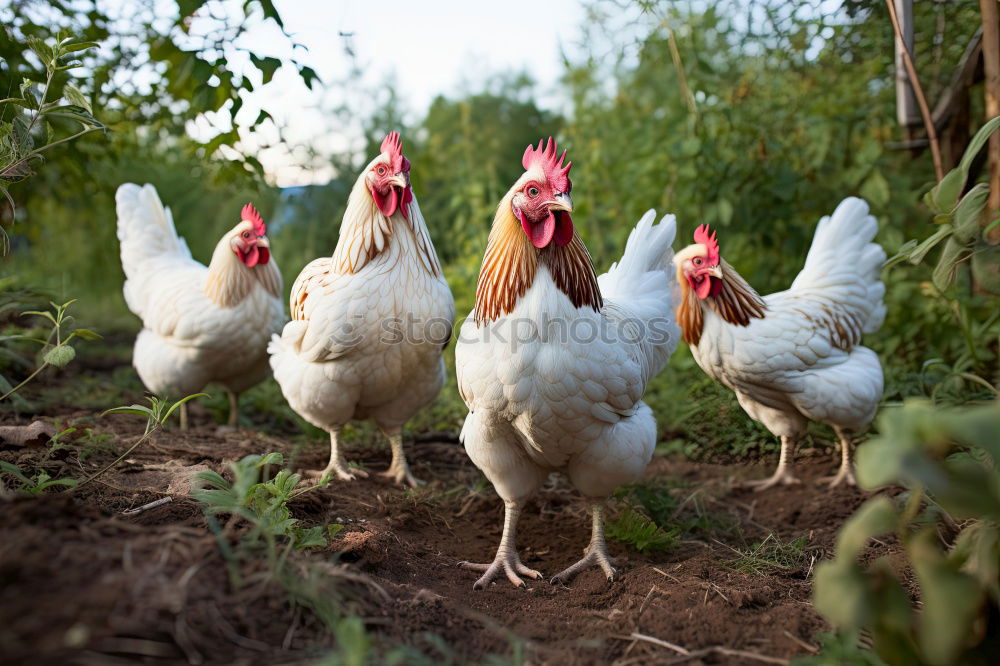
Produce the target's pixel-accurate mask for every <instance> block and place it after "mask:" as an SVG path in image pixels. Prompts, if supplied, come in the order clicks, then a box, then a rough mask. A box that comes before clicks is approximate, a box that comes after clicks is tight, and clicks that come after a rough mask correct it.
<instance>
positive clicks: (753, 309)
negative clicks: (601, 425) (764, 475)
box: [674, 198, 885, 490]
mask: <svg viewBox="0 0 1000 666" xmlns="http://www.w3.org/2000/svg"><path fill="white" fill-rule="evenodd" d="M877 231H878V223H877V222H876V221H875V218H874V217H872V216H871V215H869V214H868V204H866V203H865V202H864V201H862V200H861V199H856V198H848V199H845V200H844V201H842V202H841V203H840V205H839V206H837V210H836V211H834V213H833V215H832V216H827V217H824V218H823V219H821V220H820V221H819V225H818V226H817V227H816V235H815V236H814V238H813V242H812V246H811V247H810V248H809V254H808V256H807V257H806V263H805V267H804V268H803V269H802V272H800V273H799V274H798V277H796V278H795V281H794V282H792V286H791V288H790V289H788V290H787V291H782V292H778V293H775V294H771V295H769V296H765V297H763V298H762V297H761V296H759V295H758V294H757V292H756V291H754V289H753V287H751V286H750V285H749V284H747V283H746V281H745V280H744V279H743V278H742V277H740V275H739V274H738V273H737V272H736V271H735V270H734V269H733V267H732V266H730V265H729V264H727V263H726V262H725V261H724V260H723V259H722V258H721V257H720V256H719V244H718V242H717V241H716V236H715V233H714V232H713V233H709V229H708V227H707V226H705V225H702V226H701V227H699V228H698V230H697V231H695V234H694V240H695V244H694V245H689V246H688V247H686V248H684V249H683V250H681V251H680V252H678V253H677V256H676V257H675V259H674V261H675V262H676V265H677V279H678V282H679V283H680V284H681V292H682V295H681V302H680V304H679V305H678V307H677V321H678V322H679V323H680V326H681V331H682V333H683V336H684V341H685V342H687V343H688V345H690V346H691V351H692V353H693V354H694V358H695V361H697V362H698V365H699V366H701V368H702V370H704V371H705V372H706V373H707V374H708V375H709V376H710V377H712V378H713V379H716V380H717V381H719V382H721V383H722V384H724V385H725V386H727V387H729V388H730V389H731V390H733V391H734V392H735V393H736V398H737V399H738V400H739V403H740V406H742V407H743V409H744V410H745V411H746V413H747V414H749V415H750V417H751V418H753V419H755V420H757V421H759V422H761V423H763V424H764V426H765V427H766V428H767V429H768V430H770V431H771V432H772V433H773V434H775V435H777V436H778V437H780V438H781V455H780V458H779V460H778V468H777V470H776V471H775V472H774V474H773V475H772V476H771V477H770V478H768V479H764V480H762V481H756V482H752V484H751V485H756V486H757V489H758V490H763V489H765V488H770V487H771V486H774V485H775V484H778V483H783V484H789V483H796V482H797V480H796V479H795V477H794V476H793V475H792V474H791V472H790V471H789V455H790V453H791V451H792V448H793V446H794V444H795V442H796V441H797V440H798V439H800V438H801V437H802V436H803V435H805V432H806V427H807V426H808V423H809V421H817V422H820V423H826V424H829V425H831V426H832V427H833V429H834V431H835V432H836V434H837V438H838V439H839V440H840V446H841V464H840V469H839V470H838V472H837V473H836V475H835V476H833V477H832V478H831V479H830V486H831V487H833V486H836V485H838V484H841V483H844V482H847V483H851V484H853V483H854V475H853V473H852V472H851V466H850V453H851V449H850V437H849V433H850V432H857V431H860V430H863V429H864V428H866V427H867V426H868V424H869V423H871V420H872V418H874V416H875V411H876V409H877V408H878V403H879V400H881V398H882V381H883V378H882V366H881V364H880V363H879V359H878V356H876V355H875V352H873V351H872V350H871V349H868V348H867V347H862V346H861V344H860V343H861V336H862V334H864V333H873V332H875V331H877V330H878V329H879V327H880V326H881V325H882V320H883V319H884V318H885V304H884V303H883V302H882V297H883V296H884V295H885V286H884V285H883V284H882V282H881V279H880V277H879V276H880V273H881V270H882V264H883V263H884V262H885V252H884V251H883V250H882V248H881V247H880V246H879V245H877V244H876V243H873V242H872V239H873V238H874V237H875V233H876V232H877Z"/></svg>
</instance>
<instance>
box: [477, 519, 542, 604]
mask: <svg viewBox="0 0 1000 666" xmlns="http://www.w3.org/2000/svg"><path fill="white" fill-rule="evenodd" d="M520 515H521V505H520V504H519V503H517V502H515V501H513V500H506V501H504V514H503V536H501V537H500V546H499V547H498V548H497V555H496V557H495V558H493V561H492V562H490V563H489V564H477V563H475V562H459V563H458V566H460V567H462V568H463V569H471V570H473V571H484V572H485V573H484V574H483V575H482V577H481V578H480V579H479V580H477V581H476V582H475V583H474V584H473V585H472V589H474V590H481V589H483V588H484V587H486V586H487V585H489V584H490V583H492V582H493V579H494V578H496V577H497V574H499V573H500V571H501V570H502V571H503V572H504V573H505V574H507V580H509V581H510V582H511V583H513V585H514V587H523V586H524V580H522V579H521V576H527V577H528V578H531V579H537V578H541V577H542V574H541V572H539V571H535V570H534V569H529V568H528V567H526V566H524V564H523V563H522V562H521V558H520V556H519V555H518V554H517V548H516V547H515V546H514V533H515V531H516V529H517V519H518V517H519V516H520ZM518 574H520V575H518Z"/></svg>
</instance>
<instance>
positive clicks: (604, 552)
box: [549, 502, 618, 585]
mask: <svg viewBox="0 0 1000 666" xmlns="http://www.w3.org/2000/svg"><path fill="white" fill-rule="evenodd" d="M590 511H591V514H592V516H593V531H592V532H591V536H590V545H588V546H587V549H586V550H585V551H584V556H583V559H581V560H580V561H579V562H577V563H576V564H574V565H573V566H571V567H569V568H567V569H564V570H563V571H560V572H559V573H557V574H556V575H555V576H553V577H552V580H550V581H549V583H550V584H552V585H565V584H566V583H568V582H569V581H570V580H572V579H573V578H574V577H575V576H576V575H577V574H578V573H580V572H581V571H583V570H584V569H588V568H590V567H593V566H598V567H600V568H601V569H602V570H603V571H604V575H605V576H607V577H608V580H609V581H613V580H614V579H615V576H616V575H617V574H618V572H617V571H615V568H614V567H613V566H611V564H612V562H613V560H612V558H610V557H608V545H607V543H606V542H605V541H604V503H603V502H600V503H596V502H595V503H594V504H592V505H591V509H590Z"/></svg>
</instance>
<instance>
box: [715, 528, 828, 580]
mask: <svg viewBox="0 0 1000 666" xmlns="http://www.w3.org/2000/svg"><path fill="white" fill-rule="evenodd" d="M808 540H809V537H808V536H806V535H802V536H800V537H798V538H795V539H792V540H791V541H784V542H783V541H782V540H781V539H780V538H778V537H777V536H775V535H774V534H768V535H767V536H766V537H765V538H764V540H763V541H757V542H755V543H754V544H753V545H751V546H750V547H748V548H743V549H739V548H734V549H733V550H735V551H736V552H737V553H738V554H739V557H738V558H737V559H736V560H734V561H733V562H731V563H730V566H731V567H732V568H733V569H736V570H737V571H742V572H743V573H747V574H753V575H755V576H762V575H765V574H769V573H772V572H773V571H774V570H776V569H777V570H781V571H792V570H795V569H798V568H799V567H801V566H802V565H803V564H804V563H805V558H806V554H805V546H806V543H807V542H808Z"/></svg>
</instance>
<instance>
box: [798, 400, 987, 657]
mask: <svg viewBox="0 0 1000 666" xmlns="http://www.w3.org/2000/svg"><path fill="white" fill-rule="evenodd" d="M878 426H879V433H880V434H879V436H878V437H876V438H874V439H872V440H870V441H869V442H867V443H866V444H864V445H863V446H861V447H860V448H859V450H858V457H857V476H858V483H859V484H861V485H862V486H863V487H866V488H877V487H881V486H885V485H890V484H891V485H901V486H904V487H905V488H907V489H908V490H909V492H908V493H907V495H906V498H907V499H906V504H905V506H903V507H902V508H899V507H897V506H896V505H895V504H894V503H893V502H892V500H890V499H889V498H887V497H886V496H884V495H879V496H877V497H874V498H872V499H870V500H868V501H867V502H866V503H865V504H864V505H863V506H862V507H861V508H860V509H859V510H858V511H857V513H855V515H854V516H853V517H852V518H851V519H850V520H849V521H848V522H847V523H846V524H845V525H844V527H843V528H842V529H841V531H840V533H839V535H838V537H837V546H836V553H835V558H834V559H833V560H832V561H829V562H823V563H822V564H820V565H819V566H818V567H817V569H816V585H815V590H814V599H815V603H816V608H817V609H818V610H819V611H820V612H821V613H822V614H823V615H824V616H826V618H827V619H828V620H830V622H831V623H832V624H833V625H834V626H835V627H837V628H838V629H839V630H841V631H846V632H851V631H857V630H859V629H865V630H867V631H868V632H870V633H871V635H872V637H873V642H872V643H873V649H874V650H875V652H876V653H878V655H879V656H880V657H881V658H882V659H883V660H884V661H885V662H886V663H888V664H893V665H895V664H934V665H938V664H958V663H978V662H980V661H981V660H984V659H986V655H987V654H988V652H989V651H990V650H992V649H993V648H992V646H993V645H994V644H995V642H996V641H997V640H998V639H1000V628H998V627H997V625H996V622H995V617H996V614H997V611H998V609H1000V564H998V563H1000V470H998V469H997V465H996V460H997V459H998V455H1000V442H998V440H997V437H996V433H997V432H1000V406H998V404H997V403H996V402H993V403H991V404H986V405H982V406H977V407H966V408H948V409H942V408H938V407H934V406H933V405H932V404H931V403H929V402H927V401H920V400H911V401H907V402H906V404H904V406H903V407H902V408H898V409H890V410H886V411H884V412H883V413H882V414H881V416H880V417H879V423H878ZM925 502H926V503H927V505H928V506H929V507H930V508H931V509H933V510H932V511H931V512H930V513H928V512H926V511H925V512H923V513H922V512H921V509H922V508H923V507H924V505H925ZM887 532H891V533H894V534H895V537H896V538H897V539H898V540H899V542H900V543H901V544H902V545H903V547H904V549H905V553H906V557H907V559H908V560H909V563H910V565H911V566H912V568H913V571H914V572H915V573H916V582H917V585H918V587H919V595H920V610H919V612H917V611H916V610H915V609H914V608H913V607H912V606H911V603H910V599H909V595H908V593H907V588H906V587H905V585H904V582H903V580H904V579H903V578H902V577H901V572H899V571H897V570H896V569H894V568H893V566H892V565H891V564H890V562H889V560H888V559H886V558H884V557H883V558H880V559H878V560H876V561H875V562H874V563H873V564H872V565H871V566H869V567H867V568H863V567H862V566H861V565H860V564H859V563H858V558H859V556H861V555H862V553H863V551H864V550H865V548H866V546H867V544H868V542H869V541H870V540H871V539H873V538H875V537H877V536H879V535H881V534H885V533H887ZM956 532H957V536H956V535H955V533H956ZM941 534H950V535H951V536H949V537H947V538H946V540H945V541H944V542H943V543H942V539H941V536H940V535H941ZM990 618H994V619H992V620H991V619H990ZM983 663H985V662H983Z"/></svg>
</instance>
